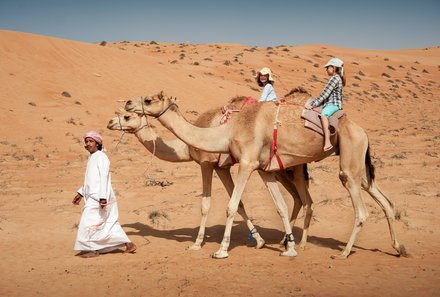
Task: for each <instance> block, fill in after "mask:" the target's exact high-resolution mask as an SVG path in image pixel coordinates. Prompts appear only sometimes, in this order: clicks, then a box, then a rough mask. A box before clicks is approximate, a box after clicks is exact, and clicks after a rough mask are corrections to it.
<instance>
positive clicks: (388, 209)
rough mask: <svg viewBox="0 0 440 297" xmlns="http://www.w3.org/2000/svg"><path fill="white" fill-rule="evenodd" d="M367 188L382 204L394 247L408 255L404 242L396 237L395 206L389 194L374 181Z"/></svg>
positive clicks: (403, 254)
mask: <svg viewBox="0 0 440 297" xmlns="http://www.w3.org/2000/svg"><path fill="white" fill-rule="evenodd" d="M365 190H366V191H367V192H368V193H369V194H370V195H371V197H373V199H374V200H375V201H376V202H377V203H378V204H379V205H380V207H381V208H382V210H383V212H384V213H385V216H386V217H387V221H388V228H389V230H390V235H391V245H392V247H393V248H394V249H395V250H396V251H397V252H398V253H399V255H402V256H407V252H406V249H405V247H404V245H403V244H399V242H398V241H397V239H396V232H395V229H394V222H395V217H396V215H395V211H394V210H395V208H394V205H393V203H392V202H391V200H389V199H388V197H387V196H385V194H384V193H383V192H382V191H381V190H380V188H379V187H378V186H377V185H376V183H375V182H374V180H373V181H371V182H370V185H369V187H366V188H365Z"/></svg>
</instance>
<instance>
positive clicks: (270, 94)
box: [258, 83, 277, 102]
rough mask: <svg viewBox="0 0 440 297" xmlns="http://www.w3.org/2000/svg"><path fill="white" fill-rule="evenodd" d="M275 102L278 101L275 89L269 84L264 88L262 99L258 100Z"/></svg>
mask: <svg viewBox="0 0 440 297" xmlns="http://www.w3.org/2000/svg"><path fill="white" fill-rule="evenodd" d="M275 100H277V95H276V94H275V89H274V88H273V86H272V84H270V83H268V84H266V85H265V86H264V88H263V93H262V94H261V97H260V99H258V102H264V101H275Z"/></svg>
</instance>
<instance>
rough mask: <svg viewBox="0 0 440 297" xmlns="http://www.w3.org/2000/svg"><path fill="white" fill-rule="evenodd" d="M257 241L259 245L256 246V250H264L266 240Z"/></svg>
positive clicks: (259, 239)
mask: <svg viewBox="0 0 440 297" xmlns="http://www.w3.org/2000/svg"><path fill="white" fill-rule="evenodd" d="M256 241H257V245H256V246H255V248H256V249H261V248H263V246H264V245H265V244H266V242H265V241H264V239H263V238H261V237H260V238H258V239H256Z"/></svg>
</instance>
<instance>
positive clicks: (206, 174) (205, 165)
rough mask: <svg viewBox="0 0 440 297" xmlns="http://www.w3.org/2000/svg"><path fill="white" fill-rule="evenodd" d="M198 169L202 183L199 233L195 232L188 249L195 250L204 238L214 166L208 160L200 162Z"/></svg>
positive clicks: (200, 245)
mask: <svg viewBox="0 0 440 297" xmlns="http://www.w3.org/2000/svg"><path fill="white" fill-rule="evenodd" d="M200 169H201V170H202V183H203V193H202V206H201V213H202V220H201V222H200V228H199V233H198V234H197V238H196V241H195V242H194V244H193V245H192V246H190V247H188V249H189V250H193V251H197V250H200V249H201V248H202V243H203V240H204V238H205V229H206V222H207V220H208V213H209V210H210V208H211V190H212V174H213V171H214V168H213V166H212V164H211V163H209V162H202V163H201V164H200Z"/></svg>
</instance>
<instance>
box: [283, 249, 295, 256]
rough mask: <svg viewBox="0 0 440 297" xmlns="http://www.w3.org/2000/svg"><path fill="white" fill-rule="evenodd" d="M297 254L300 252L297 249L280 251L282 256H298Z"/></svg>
mask: <svg viewBox="0 0 440 297" xmlns="http://www.w3.org/2000/svg"><path fill="white" fill-rule="evenodd" d="M297 255H298V253H297V252H296V251H295V250H289V251H285V252H281V253H280V256H282V257H296V256H297Z"/></svg>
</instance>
